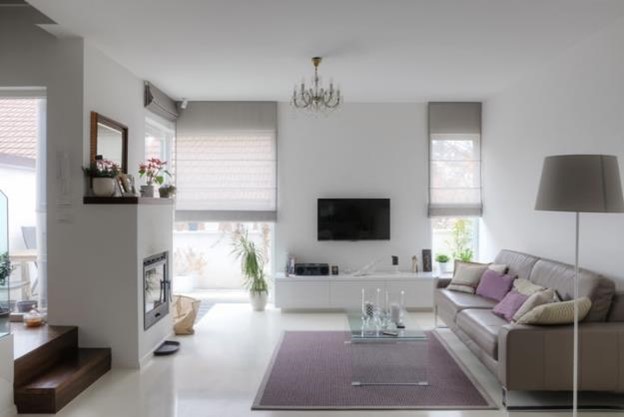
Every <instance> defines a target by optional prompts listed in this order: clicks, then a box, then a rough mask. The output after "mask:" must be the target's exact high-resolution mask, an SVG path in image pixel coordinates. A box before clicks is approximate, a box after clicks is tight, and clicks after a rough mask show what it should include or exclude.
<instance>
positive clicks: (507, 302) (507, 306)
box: [492, 291, 529, 321]
mask: <svg viewBox="0 0 624 417" xmlns="http://www.w3.org/2000/svg"><path fill="white" fill-rule="evenodd" d="M528 298H529V296H528V295H524V294H520V293H519V292H518V291H511V292H509V293H507V295H506V296H505V297H504V298H503V299H502V300H501V301H500V302H499V303H498V304H496V305H495V306H494V310H492V312H493V313H494V314H496V315H497V316H500V317H502V318H504V319H505V320H507V321H511V319H513V316H514V314H516V311H518V310H520V307H522V304H524V302H525V301H526V300H527V299H528Z"/></svg>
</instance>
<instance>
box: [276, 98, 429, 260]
mask: <svg viewBox="0 0 624 417" xmlns="http://www.w3.org/2000/svg"><path fill="white" fill-rule="evenodd" d="M427 155H428V146H427V106H426V104H424V103H418V104H352V103H348V104H345V105H344V107H343V108H342V109H341V110H339V111H338V112H335V113H333V114H331V115H329V116H327V117H324V116H321V117H315V116H311V115H306V114H304V113H301V112H300V111H296V110H293V109H292V108H291V107H290V106H289V105H288V104H286V103H280V104H279V107H278V220H277V224H276V229H275V233H276V237H275V242H276V243H275V245H276V246H275V248H276V249H275V250H276V265H275V268H276V270H277V271H283V269H284V265H285V263H286V258H285V257H286V253H287V252H288V253H290V254H292V255H295V256H296V257H297V260H298V262H299V261H303V262H327V263H330V264H335V265H338V266H339V267H340V268H342V270H343V271H344V270H345V269H346V268H351V269H358V268H360V267H362V266H364V265H365V264H367V263H369V262H371V261H372V260H375V259H381V260H382V262H381V263H380V264H379V268H380V269H381V268H384V267H385V268H388V267H390V256H391V255H398V256H399V257H400V263H401V268H402V269H406V270H409V268H410V265H411V261H410V259H411V257H412V256H413V255H414V254H416V255H418V257H419V259H420V251H421V250H422V249H424V248H430V247H431V229H430V222H429V219H428V218H427V194H428V192H427V187H428V180H427V178H428V176H427V169H428V168H427V158H428V156H427ZM324 197H345V198H349V197H364V198H373V197H380V198H390V199H391V240H389V241H362V242H326V241H324V242H319V241H317V230H316V207H317V199H318V198H324Z"/></svg>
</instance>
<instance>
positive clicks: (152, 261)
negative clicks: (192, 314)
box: [143, 252, 171, 330]
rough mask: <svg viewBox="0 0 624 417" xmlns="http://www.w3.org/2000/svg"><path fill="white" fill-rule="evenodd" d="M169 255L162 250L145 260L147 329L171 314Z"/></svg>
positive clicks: (144, 281) (144, 294)
mask: <svg viewBox="0 0 624 417" xmlns="http://www.w3.org/2000/svg"><path fill="white" fill-rule="evenodd" d="M168 260H169V255H168V253H167V252H162V253H159V254H157V255H153V256H150V257H147V258H145V259H144V260H143V308H144V321H143V328H144V329H145V330H147V329H149V328H150V327H152V326H153V325H154V324H156V322H158V321H159V320H160V319H162V318H163V317H165V316H166V315H167V314H169V301H170V295H169V291H170V288H171V285H170V281H169V269H168V268H169V262H168Z"/></svg>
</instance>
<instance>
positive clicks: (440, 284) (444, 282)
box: [436, 278, 451, 288]
mask: <svg viewBox="0 0 624 417" xmlns="http://www.w3.org/2000/svg"><path fill="white" fill-rule="evenodd" d="M450 283H451V278H438V279H437V280H436V288H446V287H448V285H449V284H450Z"/></svg>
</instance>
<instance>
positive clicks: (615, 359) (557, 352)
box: [498, 323, 624, 392]
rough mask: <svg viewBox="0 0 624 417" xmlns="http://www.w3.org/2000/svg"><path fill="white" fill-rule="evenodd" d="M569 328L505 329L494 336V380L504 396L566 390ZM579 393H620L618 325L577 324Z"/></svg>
mask: <svg viewBox="0 0 624 417" xmlns="http://www.w3.org/2000/svg"><path fill="white" fill-rule="evenodd" d="M573 332H574V329H573V326H571V325H568V326H526V325H517V324H509V325H505V326H503V327H502V328H501V330H500V332H499V334H498V360H499V365H498V377H499V379H500V382H501V384H502V385H503V387H505V388H506V389H508V390H520V391H564V390H571V389H572V375H573V371H572V364H573V346H572V343H573ZM579 389H580V390H585V391H615V392H624V323H581V325H580V326H579Z"/></svg>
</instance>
